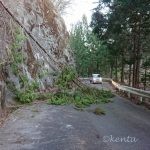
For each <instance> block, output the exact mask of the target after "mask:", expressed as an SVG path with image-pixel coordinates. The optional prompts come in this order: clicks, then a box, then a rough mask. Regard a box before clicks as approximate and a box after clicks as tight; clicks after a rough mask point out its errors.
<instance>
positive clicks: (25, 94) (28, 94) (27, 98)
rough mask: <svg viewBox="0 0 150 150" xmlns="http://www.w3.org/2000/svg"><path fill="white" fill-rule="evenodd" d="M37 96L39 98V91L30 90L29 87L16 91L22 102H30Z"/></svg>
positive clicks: (18, 98) (17, 97)
mask: <svg viewBox="0 0 150 150" xmlns="http://www.w3.org/2000/svg"><path fill="white" fill-rule="evenodd" d="M37 98H38V96H37V93H35V92H34V91H32V90H29V89H27V90H25V91H23V90H18V91H17V92H16V99H17V100H18V101H19V102H20V103H30V102H32V101H33V100H35V99H37Z"/></svg>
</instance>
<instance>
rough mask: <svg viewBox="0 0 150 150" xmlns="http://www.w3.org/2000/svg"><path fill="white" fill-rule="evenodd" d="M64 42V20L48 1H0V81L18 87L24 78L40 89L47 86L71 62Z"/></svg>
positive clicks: (65, 41) (66, 35)
mask: <svg viewBox="0 0 150 150" xmlns="http://www.w3.org/2000/svg"><path fill="white" fill-rule="evenodd" d="M67 42H68V32H67V30H66V27H65V24H64V21H63V19H62V18H61V16H60V15H59V13H58V12H57V11H56V9H55V8H54V5H53V4H52V3H51V1H50V0H15V1H13V0H0V66H1V75H0V80H1V82H3V81H4V82H7V84H8V83H9V85H10V84H11V85H12V84H13V85H14V86H15V87H17V88H22V84H21V82H20V80H21V79H22V78H25V79H24V80H27V81H28V82H30V81H33V80H36V81H37V82H39V83H40V86H41V88H45V87H46V86H47V84H49V85H51V84H52V78H53V75H54V74H56V73H57V72H58V71H59V70H60V69H61V67H62V66H64V65H66V64H73V57H72V52H71V50H70V49H69V48H68V46H67ZM20 74H21V75H20ZM20 78H21V79H20ZM22 80H23V79H22Z"/></svg>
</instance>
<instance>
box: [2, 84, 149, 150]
mask: <svg viewBox="0 0 150 150" xmlns="http://www.w3.org/2000/svg"><path fill="white" fill-rule="evenodd" d="M106 85H107V84H106ZM94 86H98V87H99V88H101V87H100V86H99V85H94ZM99 106H100V107H101V108H102V109H103V110H105V112H106V115H103V116H97V115H95V114H93V113H92V112H91V110H92V109H93V108H95V107H97V106H94V105H93V106H91V107H90V108H87V111H77V110H75V109H74V108H73V107H72V106H58V107H56V106H51V105H47V104H46V103H44V102H40V103H36V104H33V105H30V106H24V107H22V108H19V109H18V110H17V111H15V112H14V113H13V114H12V115H11V116H10V117H9V119H8V121H7V122H6V123H5V125H4V126H3V127H2V128H0V150H150V131H149V130H150V111H149V110H147V109H146V108H144V107H141V106H137V105H135V104H133V103H131V102H130V101H129V100H126V99H124V98H121V97H119V96H116V97H114V98H113V103H109V104H101V105H99Z"/></svg>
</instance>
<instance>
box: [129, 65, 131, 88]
mask: <svg viewBox="0 0 150 150" xmlns="http://www.w3.org/2000/svg"><path fill="white" fill-rule="evenodd" d="M131 75H132V65H131V64H129V86H131Z"/></svg>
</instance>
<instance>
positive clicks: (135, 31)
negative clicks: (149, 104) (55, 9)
mask: <svg viewBox="0 0 150 150" xmlns="http://www.w3.org/2000/svg"><path fill="white" fill-rule="evenodd" d="M70 46H71V48H72V49H73V50H74V56H75V62H76V69H77V72H78V74H79V76H85V77H87V76H91V74H92V73H100V74H101V75H102V77H109V78H112V79H114V80H115V81H118V82H120V83H123V84H125V85H129V86H132V87H135V88H142V89H149V87H150V85H149V84H150V1H149V0H100V1H99V2H98V3H97V7H96V8H95V9H94V10H93V14H92V18H91V23H90V25H89V24H88V23H87V18H86V16H83V18H82V21H80V22H78V23H77V24H76V25H74V26H73V27H72V30H71V33H70Z"/></svg>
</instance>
